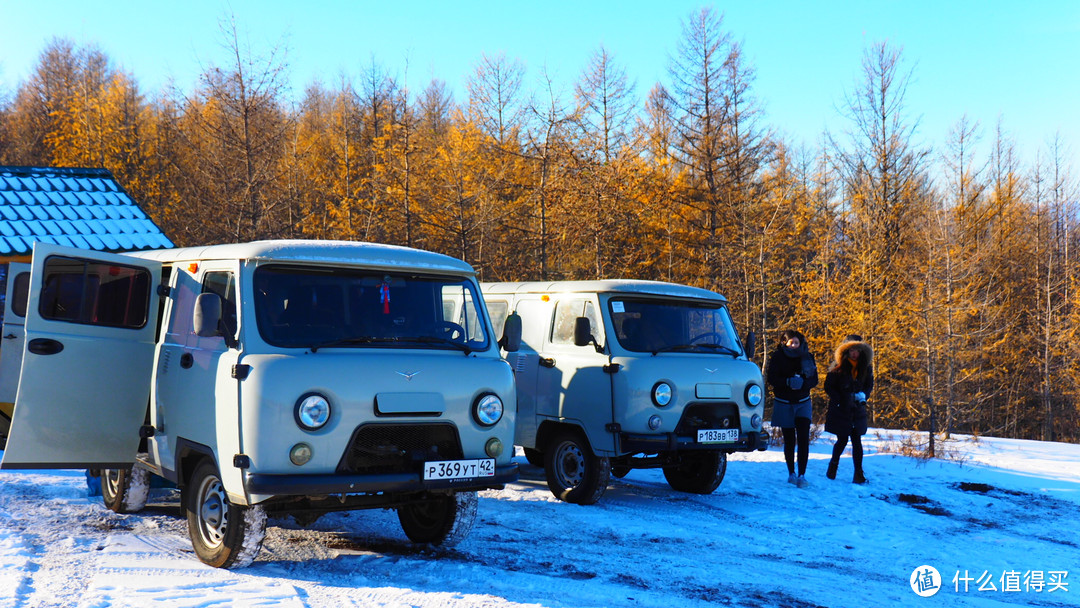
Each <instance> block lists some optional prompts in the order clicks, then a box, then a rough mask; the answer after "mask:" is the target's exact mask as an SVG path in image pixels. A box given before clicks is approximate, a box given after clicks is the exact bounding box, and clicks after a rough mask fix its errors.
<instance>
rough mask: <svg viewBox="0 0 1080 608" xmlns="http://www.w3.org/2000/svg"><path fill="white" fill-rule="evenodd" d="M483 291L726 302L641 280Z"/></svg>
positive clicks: (492, 286)
mask: <svg viewBox="0 0 1080 608" xmlns="http://www.w3.org/2000/svg"><path fill="white" fill-rule="evenodd" d="M480 290H481V291H483V292H484V293H485V294H509V293H518V294H520V293H625V294H633V295H650V296H669V297H675V298H696V299H698V300H719V301H721V302H727V298H725V297H724V296H722V295H720V294H718V293H716V292H714V291H709V290H708V289H701V288H700V287H690V286H689V285H680V284H678V283H665V282H663V281H642V280H638V279H605V280H599V281H531V282H524V283H481V285H480Z"/></svg>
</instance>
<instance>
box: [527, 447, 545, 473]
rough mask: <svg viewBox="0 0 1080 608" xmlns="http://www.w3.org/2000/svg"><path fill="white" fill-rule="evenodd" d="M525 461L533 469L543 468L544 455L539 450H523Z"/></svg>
mask: <svg viewBox="0 0 1080 608" xmlns="http://www.w3.org/2000/svg"><path fill="white" fill-rule="evenodd" d="M525 461H526V462H528V463H529V464H531V465H533V466H534V467H540V468H541V469H542V468H544V453H543V452H541V451H540V450H534V449H532V448H525Z"/></svg>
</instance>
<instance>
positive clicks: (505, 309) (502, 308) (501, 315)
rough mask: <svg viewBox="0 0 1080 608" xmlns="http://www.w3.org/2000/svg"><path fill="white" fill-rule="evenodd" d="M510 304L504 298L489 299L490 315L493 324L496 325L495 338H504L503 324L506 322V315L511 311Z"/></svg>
mask: <svg viewBox="0 0 1080 608" xmlns="http://www.w3.org/2000/svg"><path fill="white" fill-rule="evenodd" d="M509 308H510V304H509V303H507V302H503V301H502V300H487V309H488V315H489V316H490V317H491V324H492V325H493V326H495V339H496V340H502V336H503V329H506V328H505V327H503V325H504V324H505V323H506V315H507V314H508V313H509Z"/></svg>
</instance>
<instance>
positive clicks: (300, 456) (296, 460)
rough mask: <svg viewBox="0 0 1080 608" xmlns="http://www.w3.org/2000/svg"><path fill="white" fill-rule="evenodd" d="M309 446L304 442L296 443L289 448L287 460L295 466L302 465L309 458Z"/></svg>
mask: <svg viewBox="0 0 1080 608" xmlns="http://www.w3.org/2000/svg"><path fill="white" fill-rule="evenodd" d="M311 454H312V452H311V446H310V445H308V444H306V443H298V444H296V445H294V446H292V449H291V450H289V460H291V461H292V463H293V464H295V465H296V466H298V467H300V466H304V465H305V464H307V463H308V462H309V461H310V460H311Z"/></svg>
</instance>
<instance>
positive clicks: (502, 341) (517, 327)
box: [499, 312, 521, 353]
mask: <svg viewBox="0 0 1080 608" xmlns="http://www.w3.org/2000/svg"><path fill="white" fill-rule="evenodd" d="M499 348H501V349H503V350H505V351H506V352H508V353H514V352H517V351H518V350H520V349H521V315H519V314H517V313H516V312H512V313H510V314H508V315H506V320H505V321H503V335H502V337H501V338H499Z"/></svg>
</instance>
